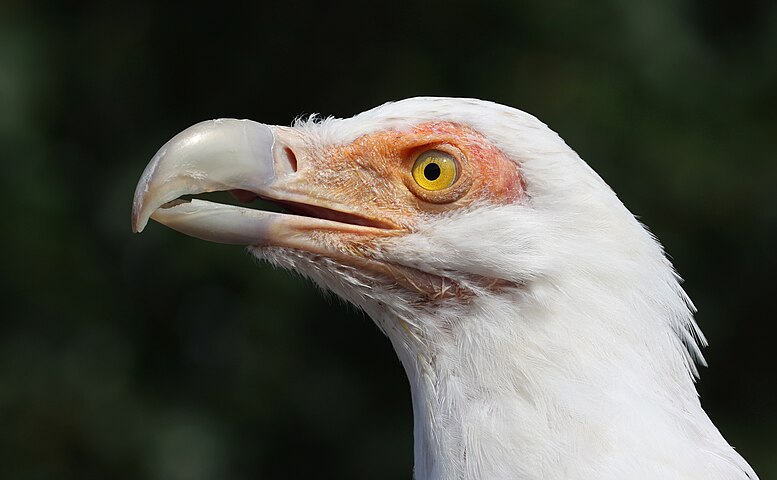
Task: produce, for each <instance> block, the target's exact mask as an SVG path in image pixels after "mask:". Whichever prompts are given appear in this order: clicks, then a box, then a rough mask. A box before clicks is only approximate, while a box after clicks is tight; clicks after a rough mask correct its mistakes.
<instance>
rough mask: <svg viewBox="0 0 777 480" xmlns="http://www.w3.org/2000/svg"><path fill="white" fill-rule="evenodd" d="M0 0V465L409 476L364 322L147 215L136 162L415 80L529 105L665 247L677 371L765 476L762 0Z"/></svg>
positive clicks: (773, 85) (769, 300) (769, 163)
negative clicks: (695, 335) (690, 321)
mask: <svg viewBox="0 0 777 480" xmlns="http://www.w3.org/2000/svg"><path fill="white" fill-rule="evenodd" d="M66 3H70V2H62V3H61V4H56V3H44V2H13V1H11V2H8V1H5V2H3V3H1V4H0V158H2V177H1V180H0V205H2V217H1V220H0V222H2V223H1V224H2V233H1V234H0V239H2V242H3V243H2V245H1V247H2V248H0V252H1V255H2V256H1V258H2V260H0V262H1V263H0V265H1V266H2V276H1V277H0V292H2V320H0V478H2V479H92V478H94V479H105V478H109V479H137V478H144V479H146V478H148V479H165V480H177V479H224V478H227V479H253V478H337V479H361V478H370V479H396V478H406V479H409V478H410V475H411V467H412V430H411V428H412V426H411V407H410V397H409V392H408V387H407V385H406V380H405V378H404V373H403V372H402V370H401V367H400V365H399V363H398V361H397V360H396V359H395V357H394V354H393V352H392V350H391V347H390V345H389V343H388V342H387V341H386V340H385V339H384V338H382V337H381V335H380V333H379V332H378V330H377V329H376V328H375V327H374V326H373V325H372V324H371V322H370V321H369V319H367V318H365V317H364V316H363V315H361V314H360V313H358V312H357V311H356V310H355V309H354V308H352V307H348V306H345V305H343V304H342V303H341V302H340V301H338V300H337V299H332V298H325V296H322V295H321V294H320V293H318V292H317V291H316V289H315V288H313V287H312V286H311V285H310V284H308V283H307V282H306V281H303V280H301V279H299V278H297V277H296V276H295V275H293V274H291V273H288V272H281V271H274V270H272V269H271V268H269V267H268V266H266V265H264V264H257V262H255V261H253V260H252V259H251V258H250V257H249V256H248V255H247V254H246V253H245V252H244V251H243V250H242V249H241V248H239V247H233V246H223V245H215V244H208V243H205V242H201V241H197V240H194V239H192V238H188V237H185V236H183V235H180V234H178V233H176V232H173V231H172V230H168V229H165V228H163V227H161V226H159V225H156V224H152V225H150V226H149V228H148V229H147V233H144V234H143V235H140V236H138V235H132V234H131V233H130V225H129V212H130V204H131V199H132V193H133V190H134V187H135V182H136V181H137V179H138V178H139V176H140V174H141V172H142V171H143V168H144V167H145V165H146V163H147V162H148V160H149V159H150V158H151V156H152V155H153V154H154V152H155V151H156V150H157V148H158V147H159V146H161V145H162V144H163V143H164V142H165V141H166V140H167V139H168V138H170V137H171V136H172V135H174V134H175V133H177V132H178V131H180V130H182V129H183V128H185V127H187V126H189V125H191V124H193V123H195V122H198V121H200V120H203V119H209V118H216V117H238V118H242V117H248V118H252V119H255V120H260V121H263V122H266V123H275V124H288V123H289V122H290V121H291V120H292V119H293V118H294V117H296V116H298V115H301V114H306V113H313V112H321V113H323V114H327V115H329V114H331V115H336V116H350V115H352V114H355V113H357V112H359V111H362V110H364V109H366V108H369V107H372V106H375V105H377V104H380V103H383V102H385V101H388V100H393V99H399V98H404V97H408V96H414V95H420V94H424V95H451V96H472V97H478V98H484V99H489V100H494V101H497V102H501V103H505V104H508V105H512V106H516V107H519V108H522V109H524V110H527V111H529V112H531V113H533V114H535V115H537V116H538V117H540V118H541V119H542V120H544V121H545V122H547V123H548V124H549V125H550V126H551V127H552V128H554V129H555V130H557V131H558V132H560V134H561V135H562V136H563V137H564V138H565V139H566V140H567V142H568V143H569V144H570V145H572V146H573V148H575V149H576V150H577V151H578V152H579V153H580V154H581V156H582V157H583V158H584V159H586V160H587V161H588V162H589V163H590V164H591V165H592V166H593V167H594V168H595V169H596V170H597V171H598V172H599V173H600V174H601V175H602V176H603V177H604V179H605V180H606V181H607V182H608V183H609V184H610V185H612V186H613V188H614V189H615V190H616V191H617V192H618V193H619V195H620V196H621V198H622V199H623V201H624V202H625V203H626V205H627V206H628V207H629V208H630V209H631V210H632V211H633V212H634V213H635V214H637V215H638V216H639V217H640V218H641V219H642V220H643V221H644V222H645V223H646V224H647V225H649V226H650V227H651V228H652V230H653V232H655V233H656V234H657V236H658V237H659V238H660V239H661V240H662V241H663V243H664V245H665V246H666V248H667V251H668V252H669V254H670V255H671V256H672V258H673V260H674V263H675V265H676V266H677V268H678V270H679V271H680V273H681V274H682V275H683V276H684V277H685V279H686V283H685V287H686V289H687V290H688V292H689V293H690V295H691V297H692V298H693V299H694V301H695V302H696V305H697V306H698V307H699V314H698V317H697V318H698V320H699V323H700V324H701V326H702V328H703V329H704V331H705V332H706V334H707V336H708V337H709V340H710V342H711V346H710V347H709V348H707V349H706V351H705V354H706V356H707V359H708V361H709V364H710V368H709V369H702V379H701V381H700V382H699V390H700V392H701V395H702V401H703V403H704V406H705V407H706V409H707V411H708V412H709V413H710V415H711V416H712V418H713V420H714V421H715V422H716V423H717V425H718V426H719V427H720V429H721V430H722V431H723V433H724V435H725V436H726V438H727V439H728V440H729V441H730V442H731V443H732V444H734V445H736V446H737V448H738V449H739V451H740V452H742V454H743V455H744V456H745V457H746V458H747V459H749V460H750V461H751V462H752V464H753V466H754V467H755V469H756V470H757V471H759V473H760V475H761V478H763V479H768V478H773V477H775V476H777V374H775V361H774V350H775V347H774V339H775V336H776V335H775V333H777V331H776V327H775V323H776V320H777V318H776V317H777V316H776V315H775V298H776V297H777V291H776V289H775V286H776V282H775V273H777V270H776V269H775V266H776V264H777V254H776V253H775V245H777V201H775V197H776V195H775V187H774V185H775V181H777V159H775V150H776V149H777V142H776V141H775V136H777V114H776V113H775V112H776V111H777V8H775V2H767V1H763V2H759V1H754V0H748V1H739V2H727V1H723V0H714V1H710V0H657V1H652V2H640V1H626V0H607V1H601V2H584V1H581V2H573V1H559V2H546V1H539V0H537V1H530V2H495V1H489V2H481V3H480V4H478V6H475V4H474V3H472V4H466V3H456V2H438V3H431V4H424V5H420V4H415V3H402V2H380V3H375V4H370V3H368V2H350V3H344V2H336V1H335V2H321V3H301V2H283V1H281V0H276V1H274V2H259V1H254V2H251V4H250V5H249V6H245V5H241V4H238V3H233V2H231V1H216V2H211V3H209V4H207V5H198V4H195V3H191V2H190V3H181V4H172V3H171V4H164V3H163V2H161V1H160V2H151V1H143V2H134V1H133V2H114V1H106V2H99V3H94V4H92V5H89V6H83V7H80V8H75V7H72V6H69V7H68V6H65V4H66Z"/></svg>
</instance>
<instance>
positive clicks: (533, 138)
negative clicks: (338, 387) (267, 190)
mask: <svg viewBox="0 0 777 480" xmlns="http://www.w3.org/2000/svg"><path fill="white" fill-rule="evenodd" d="M430 122H450V123H451V124H454V125H461V126H464V127H467V128H470V129H472V130H474V131H476V132H478V133H479V134H481V135H482V136H483V137H484V138H485V139H486V140H487V141H488V142H489V143H490V144H491V145H493V146H494V147H496V148H497V149H498V150H499V151H501V152H503V153H504V155H505V156H506V157H507V158H509V159H510V160H511V161H514V162H517V164H518V165H519V168H520V172H521V175H522V178H523V181H524V182H525V192H524V195H522V196H521V197H520V199H518V200H516V201H513V202H505V203H500V202H490V201H486V200H483V199H476V200H475V201H472V202H471V203H468V204H466V205H462V206H461V207H460V208H449V209H447V210H444V211H428V212H427V211H425V212H423V213H422V214H419V215H418V216H417V218H416V219H415V220H414V221H413V222H412V223H411V224H410V226H409V227H407V228H405V229H404V230H403V231H402V234H401V235H394V236H390V237H387V238H381V239H380V241H377V242H364V244H361V243H360V244H359V245H358V249H359V251H358V255H359V258H360V259H362V258H366V259H368V260H369V261H371V262H379V263H381V264H385V265H390V266H398V267H401V268H407V269H408V271H413V272H423V274H424V275H427V277H424V278H431V279H439V281H440V282H441V286H440V288H441V289H444V288H448V287H449V286H455V288H456V289H457V291H458V292H461V293H459V294H455V295H442V296H440V298H436V299H431V300H430V299H429V298H424V297H423V296H422V295H419V293H418V291H415V290H414V289H413V288H407V287H406V286H405V285H404V284H403V283H402V282H397V281H396V278H390V277H388V276H386V275H383V274H381V273H380V272H378V271H375V270H371V269H364V268H360V265H361V263H358V262H356V263H354V262H350V261H348V260H347V259H346V260H343V258H342V257H339V256H337V255H327V254H321V252H314V253H311V252H309V251H306V249H304V248H295V247H294V246H291V247H290V246H289V245H286V244H278V243H277V242H275V243H274V242H264V241H263V242H261V243H260V244H258V245H254V246H251V247H250V249H251V251H252V252H253V253H254V254H255V255H256V256H257V257H259V258H263V259H267V260H269V261H270V262H272V263H274V264H276V265H279V266H282V267H284V268H292V269H294V270H297V271H298V272H301V273H302V274H304V275H306V276H308V277H310V278H311V279H312V280H314V281H315V282H316V283H318V284H319V285H321V286H322V287H324V288H326V289H329V290H331V291H333V292H335V293H336V294H338V295H339V296H341V297H343V298H345V299H347V300H348V301H350V302H352V303H354V304H356V305H358V306H359V307H361V308H363V309H364V310H365V311H366V312H367V313H368V314H369V315H370V317H371V318H372V319H373V320H374V321H375V322H376V323H377V324H378V325H379V326H380V327H381V329H382V330H383V331H384V332H385V333H386V335H387V336H388V338H389V339H390V340H391V342H392V344H393V346H394V349H395V350H396V352H397V355H398V356H399V358H400V360H401V362H402V364H403V365H404V368H405V370H406V372H407V375H408V379H409V382H410V386H411V393H412V399H413V411H414V417H415V418H414V419H415V430H414V436H415V478H417V479H418V480H451V479H524V478H525V479H562V478H569V479H577V478H579V479H627V478H628V479H657V478H683V479H705V480H707V479H709V480H715V479H746V478H750V479H756V478H757V476H756V474H755V473H754V472H753V470H752V469H751V468H750V467H749V466H748V464H747V463H746V462H745V461H744V460H743V459H742V458H741V457H740V456H739V455H738V454H737V453H736V452H735V451H734V450H733V449H732V448H731V447H730V446H729V445H728V443H727V442H726V441H725V440H724V439H723V437H722V436H721V434H720V433H719V432H718V430H717V428H716V427H715V426H714V425H713V424H712V422H711V421H710V419H709V418H708V417H707V415H706V414H705V412H704V411H703V410H702V407H701V405H700V402H699V399H698V398H697V394H696V390H695V386H694V376H695V375H696V366H695V363H696V362H702V363H703V358H702V356H701V353H700V350H699V344H700V343H701V344H703V343H704V338H703V336H702V335H701V332H700V331H699V329H698V327H697V326H696V323H695V322H694V320H693V315H692V312H693V305H692V304H691V303H690V300H689V299H688V298H687V296H686V295H685V293H684V291H683V290H682V288H681V287H680V285H679V282H678V277H677V275H676V274H675V272H674V270H673V268H672V266H671V264H670V263H669V261H668V260H667V259H666V257H665V255H664V253H663V251H662V248H661V246H660V245H659V243H658V242H657V241H656V240H655V238H653V236H652V235H651V234H650V233H649V232H648V231H647V230H646V229H645V228H644V227H643V226H642V225H641V224H640V223H639V222H638V221H637V220H636V219H635V218H634V216H633V215H632V214H631V213H630V212H629V211H628V210H627V209H626V208H625V207H624V206H623V204H622V203H621V202H620V201H619V200H618V198H617V197H616V195H615V194H614V193H613V191H612V190H611V189H610V188H609V187H608V186H607V185H606V184H605V183H604V182H603V181H602V179H601V178H600V177H599V176H598V175H597V174H596V173H595V172H594V171H593V170H592V169H591V168H590V167H589V166H588V165H587V164H586V163H585V162H583V161H582V160H581V159H580V158H579V157H578V155H577V154H576V153H575V152H574V151H573V150H572V149H570V148H569V147H568V146H567V145H566V144H565V143H564V142H563V141H562V140H561V138H559V137H558V135H556V134H555V133H554V132H552V131H551V130H550V129H548V128H547V127H546V126H545V125H544V124H542V123H541V122H539V121H538V120H537V119H535V118H534V117H532V116H531V115H528V114H526V113H524V112H521V111H519V110H515V109H512V108H509V107H505V106H502V105H498V104H494V103H490V102H484V101H479V100H470V99H450V98H413V99H408V100H404V101H400V102H396V103H391V104H386V105H383V106H381V107H378V108H375V109H373V110H370V111H367V112H365V113H362V114H360V115H357V116H355V117H353V118H350V119H344V120H341V119H332V118H329V119H324V120H309V121H301V122H298V123H297V124H296V125H294V127H293V128H292V129H282V130H273V131H274V132H275V138H276V142H278V141H279V140H278V139H279V138H280V139H281V140H282V141H283V142H285V143H284V144H285V145H291V146H292V148H294V149H295V153H296V158H295V160H294V161H295V162H297V161H299V162H300V164H304V163H305V162H306V161H312V160H310V159H311V158H312V156H315V152H323V151H326V150H327V149H329V148H331V147H332V146H345V145H349V144H351V143H352V142H355V141H357V140H359V139H360V138H364V137H365V136H367V135H371V134H375V133H376V132H384V131H390V132H400V133H401V132H406V131H409V130H411V129H412V128H414V127H415V126H418V125H424V124H428V123H430ZM272 128H275V129H277V128H278V127H272ZM279 132H280V133H279ZM282 132H287V133H284V135H286V134H288V132H292V133H291V134H293V140H288V139H287V137H282V136H281V133H282ZM295 142H296V143H295ZM273 148H274V149H275V148H276V146H275V145H274V146H273ZM386 148H391V145H388V146H386ZM273 151H274V152H275V151H276V150H273ZM300 152H313V153H308V154H305V153H300ZM362 156H363V155H362ZM360 158H361V157H360ZM274 161H275V162H276V163H275V165H276V175H277V168H279V167H278V165H279V163H278V162H279V160H278V155H277V153H276V154H275V156H274ZM350 168H353V167H350ZM295 169H296V164H295ZM303 170H304V167H302V166H301V167H300V171H303ZM323 170H324V169H322V172H319V173H320V174H321V175H324V174H327V173H328V174H329V175H330V177H331V176H334V177H337V175H338V174H339V172H340V170H338V169H334V170H327V171H326V172H324V171H323ZM152 173H153V172H152ZM294 173H296V170H295V172H294ZM144 178H145V177H144ZM319 178H324V177H319ZM335 181H336V180H335ZM375 181H376V185H377V187H376V188H378V189H380V188H384V184H383V183H382V180H381V179H379V178H376V179H375ZM141 183H143V182H141ZM148 183H149V182H148V179H146V184H145V186H144V188H147V185H148ZM229 187H230V188H234V187H235V186H234V185H231V186H229ZM385 188H388V187H387V186H385ZM222 189H223V188H222ZM200 191H203V190H202V189H201V190H200ZM258 194H259V195H261V196H267V195H265V194H263V193H262V192H258ZM140 195H141V197H142V196H143V195H148V194H147V193H146V192H145V191H144V192H141V193H140ZM140 203H143V202H142V201H141V202H140ZM157 206H158V205H155V206H154V207H153V208H151V211H153V210H154V209H155V208H156V207H157ZM137 208H138V207H137V201H136V209H137ZM160 221H162V220H160ZM184 231H185V229H184ZM320 241H321V242H323V243H326V242H328V241H329V240H328V239H327V238H323V239H320ZM357 243H358V242H357ZM336 248H337V249H340V247H339V246H338V247H336ZM349 248H355V247H353V245H351V247H349ZM338 251H341V250H338ZM392 268H393V267H392Z"/></svg>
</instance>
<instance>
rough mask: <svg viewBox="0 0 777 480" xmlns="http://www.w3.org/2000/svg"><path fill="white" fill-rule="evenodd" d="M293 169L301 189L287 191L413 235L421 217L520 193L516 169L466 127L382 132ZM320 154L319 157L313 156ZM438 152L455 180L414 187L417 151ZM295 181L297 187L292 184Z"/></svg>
mask: <svg viewBox="0 0 777 480" xmlns="http://www.w3.org/2000/svg"><path fill="white" fill-rule="evenodd" d="M307 147H308V148H305V149H302V150H300V151H297V152H295V153H296V154H297V155H300V154H301V155H303V156H304V158H299V159H298V167H299V171H298V174H300V177H301V178H304V183H300V184H298V185H294V184H291V185H287V186H286V188H287V189H290V190H297V188H296V187H300V190H299V193H304V194H305V195H307V196H308V197H311V196H312V197H314V198H319V199H322V200H323V199H327V200H328V201H327V203H329V204H330V205H331V203H330V202H332V201H333V200H334V201H336V203H337V204H338V206H339V207H340V209H343V210H342V211H345V209H344V207H346V208H347V211H348V213H350V214H352V215H357V216H359V217H362V218H365V220H367V221H368V222H370V223H373V222H374V224H379V225H383V226H385V227H388V228H389V229H396V230H404V231H407V230H412V227H413V225H414V224H415V223H417V221H418V220H419V219H420V218H421V217H423V216H426V215H433V214H435V213H443V212H448V211H452V210H456V209H460V208H462V207H466V206H468V205H470V204H472V203H473V202H485V203H493V204H506V203H512V202H515V201H517V200H519V199H520V198H521V197H522V196H524V194H525V188H524V181H523V177H522V176H521V172H520V168H519V165H518V164H517V163H516V162H514V161H511V160H510V159H508V158H507V157H506V156H505V154H504V153H502V152H501V151H500V150H499V149H497V148H496V147H494V146H493V145H491V144H490V143H489V142H488V141H487V140H486V139H485V138H484V137H483V136H482V135H481V134H479V133H478V132H476V131H474V130H472V129H471V128H468V127H465V126H462V125H459V124H455V123H451V122H433V123H425V124H421V125H419V126H416V127H414V128H413V129H411V130H409V131H396V130H386V131H381V132H377V133H373V134H368V135H364V136H362V137H359V138H357V139H356V140H355V141H353V142H352V143H350V144H347V145H342V146H331V147H324V148H322V149H316V148H310V147H311V146H310V145H307ZM315 150H319V151H315ZM429 150H440V151H442V152H445V153H447V154H449V155H451V156H453V157H454V158H455V159H456V161H457V163H458V178H457V180H456V181H455V182H454V183H453V184H452V185H451V186H450V187H449V188H446V189H443V190H439V191H429V190H424V189H423V188H421V187H420V186H419V185H418V184H417V183H416V182H415V180H414V179H413V176H412V167H413V164H414V162H415V160H416V158H418V156H419V155H421V154H422V153H424V152H426V151H429ZM295 183H296V182H295Z"/></svg>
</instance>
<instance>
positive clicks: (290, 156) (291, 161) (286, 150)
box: [283, 147, 297, 173]
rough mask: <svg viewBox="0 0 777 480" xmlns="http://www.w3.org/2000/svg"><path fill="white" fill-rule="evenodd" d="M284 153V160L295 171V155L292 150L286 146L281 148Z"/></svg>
mask: <svg viewBox="0 0 777 480" xmlns="http://www.w3.org/2000/svg"><path fill="white" fill-rule="evenodd" d="M283 153H284V155H286V160H287V161H288V162H289V165H290V166H291V170H292V171H293V172H295V173H296V171H297V156H296V155H294V151H293V150H292V149H290V148H289V147H286V148H284V149H283Z"/></svg>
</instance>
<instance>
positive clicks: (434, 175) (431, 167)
mask: <svg viewBox="0 0 777 480" xmlns="http://www.w3.org/2000/svg"><path fill="white" fill-rule="evenodd" d="M424 177H426V179H427V180H437V179H438V178H440V166H439V165H437V164H436V163H430V164H427V165H426V166H425V167H424Z"/></svg>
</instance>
